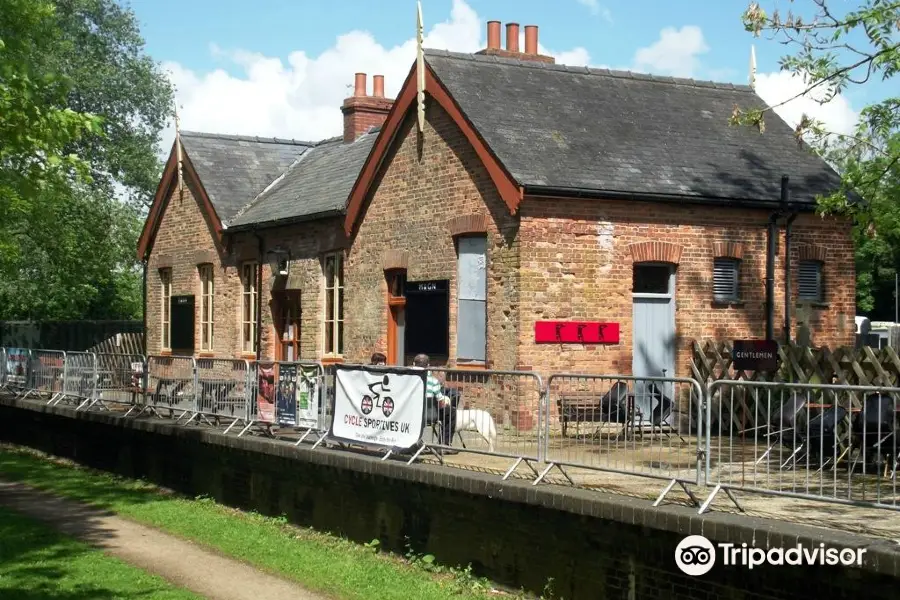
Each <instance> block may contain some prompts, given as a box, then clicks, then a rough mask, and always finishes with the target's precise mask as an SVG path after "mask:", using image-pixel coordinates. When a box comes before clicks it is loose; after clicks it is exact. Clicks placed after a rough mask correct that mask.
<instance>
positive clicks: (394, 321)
mask: <svg viewBox="0 0 900 600" xmlns="http://www.w3.org/2000/svg"><path fill="white" fill-rule="evenodd" d="M385 277H386V278H387V305H388V323H387V328H388V329H387V362H388V364H389V365H398V366H401V367H402V366H405V364H406V345H405V343H404V342H405V339H406V295H405V291H404V290H405V287H406V271H405V270H402V269H395V270H391V271H388V272H386V273H385Z"/></svg>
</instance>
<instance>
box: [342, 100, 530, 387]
mask: <svg viewBox="0 0 900 600" xmlns="http://www.w3.org/2000/svg"><path fill="white" fill-rule="evenodd" d="M398 139H399V140H400V141H399V143H398V145H397V146H395V149H394V151H393V152H392V153H391V154H390V155H389V157H388V160H387V161H386V163H385V164H386V165H387V167H386V168H385V170H384V172H383V173H382V177H381V180H380V182H379V183H378V186H377V189H376V190H375V192H374V194H373V196H372V198H371V200H370V202H369V204H368V206H366V207H365V208H364V212H363V216H362V221H361V224H360V226H359V229H358V231H357V233H356V235H355V239H354V240H353V242H352V247H351V249H350V251H349V254H348V258H347V262H346V267H345V273H346V280H345V289H346V305H345V315H346V321H345V327H346V329H345V331H346V333H345V340H346V348H345V353H344V354H345V357H346V358H347V359H349V360H353V361H363V360H365V361H367V360H368V358H369V356H370V355H371V354H372V352H374V351H381V352H385V353H387V303H386V294H387V289H386V282H385V276H384V260H383V259H384V255H385V253H386V252H387V251H390V250H395V251H405V252H407V253H408V271H407V279H408V280H409V281H416V280H430V279H449V280H450V357H451V361H450V362H451V364H452V363H453V362H454V361H453V358H454V357H455V356H456V334H455V332H456V298H457V296H456V280H457V254H456V248H455V244H454V239H453V236H452V235H451V232H450V228H449V224H450V222H451V220H453V219H456V218H459V217H464V216H466V215H487V217H488V218H487V219H485V221H486V222H487V229H488V276H487V281H488V296H487V314H488V318H487V320H488V330H487V360H488V362H489V363H491V364H492V365H493V367H494V368H497V369H510V368H513V367H514V366H515V364H516V340H517V337H518V333H517V331H516V325H517V323H518V302H519V299H518V298H519V289H518V245H517V242H516V231H517V227H518V222H517V219H516V218H514V217H511V216H510V215H509V211H508V209H507V208H506V206H505V205H504V204H503V202H502V201H501V199H500V197H499V195H498V194H497V191H496V189H495V187H494V185H493V183H492V182H491V180H490V177H489V176H488V173H487V171H486V170H485V169H484V167H483V166H482V165H481V163H480V161H479V160H478V159H477V156H476V155H475V152H474V150H473V149H472V148H471V146H470V145H469V143H468V141H467V140H466V139H465V137H464V136H463V134H462V132H461V131H460V130H459V128H458V127H457V126H456V125H455V124H454V123H453V121H452V120H451V119H450V117H449V116H448V115H447V114H446V113H445V112H444V111H443V109H441V108H440V107H439V106H437V105H436V104H434V103H430V104H429V106H428V109H427V111H426V129H425V133H424V136H422V141H421V145H420V142H419V140H418V132H417V129H416V128H415V115H414V114H410V115H409V116H408V117H407V119H406V121H405V122H404V124H403V125H402V126H401V129H400V132H399V134H398ZM408 326H409V325H408Z"/></svg>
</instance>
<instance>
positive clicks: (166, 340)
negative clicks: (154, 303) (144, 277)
mask: <svg viewBox="0 0 900 600" xmlns="http://www.w3.org/2000/svg"><path fill="white" fill-rule="evenodd" d="M159 283H160V290H161V298H160V303H161V306H160V309H161V310H160V314H161V316H162V319H161V320H162V323H161V331H162V336H161V339H160V342H161V343H160V347H161V348H162V349H163V350H171V349H172V314H171V311H172V269H160V270H159Z"/></svg>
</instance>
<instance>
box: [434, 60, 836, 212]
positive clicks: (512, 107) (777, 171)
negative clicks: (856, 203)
mask: <svg viewBox="0 0 900 600" xmlns="http://www.w3.org/2000/svg"><path fill="white" fill-rule="evenodd" d="M425 57H426V60H427V61H428V63H429V65H431V67H432V69H433V71H434V72H435V75H436V76H437V78H438V79H439V80H440V81H441V83H442V84H443V85H444V86H445V87H446V88H447V90H448V91H449V92H450V94H451V95H452V96H453V98H454V100H455V101H456V102H457V104H458V105H459V107H460V109H461V110H462V112H463V113H464V114H465V116H466V117H467V118H468V119H469V120H470V122H471V123H472V124H473V125H474V126H475V128H476V129H477V130H478V132H479V133H480V134H481V136H482V137H483V139H484V140H485V142H486V143H487V145H488V147H489V148H490V149H491V151H492V152H493V153H494V154H495V156H496V157H497V158H498V159H499V160H500V162H501V163H502V164H503V165H504V166H505V167H506V169H507V170H508V171H509V172H510V174H511V175H512V176H513V178H514V179H516V180H517V181H518V183H519V184H520V185H523V186H525V187H526V191H528V190H534V191H539V189H540V188H569V189H576V190H584V191H588V192H590V191H594V192H600V191H604V192H621V193H631V194H647V195H667V196H674V197H683V198H685V199H686V200H687V199H690V198H691V197H693V198H697V197H703V198H715V199H720V200H723V199H725V200H730V201H740V200H745V201H757V202H758V201H762V202H766V201H774V202H777V201H778V199H779V196H780V190H781V176H782V175H783V174H785V175H788V176H789V177H790V182H791V185H790V188H791V195H792V197H791V200H792V202H797V203H801V202H802V203H812V202H814V201H815V196H816V194H817V193H828V192H831V191H834V190H835V189H836V188H837V186H838V184H839V181H840V179H839V176H838V175H837V173H836V172H835V171H834V170H832V169H831V168H830V167H829V166H828V165H827V164H826V163H825V162H824V161H823V160H821V159H820V158H818V157H816V156H815V155H813V154H812V153H811V152H809V150H808V148H806V147H801V146H800V145H799V144H798V143H797V141H796V138H795V137H794V133H793V130H792V129H791V128H790V127H789V126H788V125H787V124H786V123H785V122H784V121H783V120H781V119H780V118H779V117H778V116H777V115H775V114H767V115H766V129H765V133H762V134H761V133H759V132H758V131H757V130H756V129H754V128H750V127H738V126H731V125H729V117H730V116H731V114H732V111H733V109H734V107H735V105H738V106H741V107H742V108H748V107H758V108H762V107H763V106H765V104H764V103H763V101H762V100H761V99H760V98H759V97H758V96H757V95H756V93H755V92H753V90H752V89H751V88H750V87H748V86H736V85H732V84H716V83H711V82H700V81H694V80H688V79H673V78H670V77H656V76H649V75H641V74H637V73H630V72H621V71H609V70H605V69H588V68H586V67H568V66H564V65H549V64H544V63H538V62H533V61H521V60H515V59H506V58H500V57H496V56H483V55H472V54H458V53H452V52H447V51H445V50H426V51H425Z"/></svg>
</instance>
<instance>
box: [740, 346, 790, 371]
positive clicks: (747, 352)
mask: <svg viewBox="0 0 900 600" xmlns="http://www.w3.org/2000/svg"><path fill="white" fill-rule="evenodd" d="M731 358H732V366H733V367H734V369H735V370H736V371H770V372H771V371H777V370H778V342H776V341H775V340H735V341H734V347H733V349H732V351H731Z"/></svg>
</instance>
